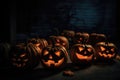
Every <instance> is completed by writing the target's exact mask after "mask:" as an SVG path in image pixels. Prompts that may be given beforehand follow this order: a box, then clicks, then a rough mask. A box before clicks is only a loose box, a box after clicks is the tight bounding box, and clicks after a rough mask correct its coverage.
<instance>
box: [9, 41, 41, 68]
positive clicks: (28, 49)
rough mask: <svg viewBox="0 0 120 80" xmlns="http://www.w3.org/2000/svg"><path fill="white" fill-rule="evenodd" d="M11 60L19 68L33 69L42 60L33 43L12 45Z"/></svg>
mask: <svg viewBox="0 0 120 80" xmlns="http://www.w3.org/2000/svg"><path fill="white" fill-rule="evenodd" d="M9 60H10V64H11V66H12V67H13V68H15V69H18V70H28V69H33V68H34V67H36V66H37V65H38V64H39V61H40V60H39V54H38V51H37V49H36V47H35V46H34V45H33V44H32V43H28V44H24V43H19V44H17V45H14V46H12V48H11V51H10V59H9Z"/></svg>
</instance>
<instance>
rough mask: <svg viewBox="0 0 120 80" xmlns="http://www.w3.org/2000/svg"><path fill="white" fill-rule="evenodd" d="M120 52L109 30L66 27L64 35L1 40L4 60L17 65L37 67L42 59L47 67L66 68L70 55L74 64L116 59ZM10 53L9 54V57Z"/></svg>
mask: <svg viewBox="0 0 120 80" xmlns="http://www.w3.org/2000/svg"><path fill="white" fill-rule="evenodd" d="M116 54H117V48H116V46H115V44H114V43H110V42H108V41H106V35H105V34H98V33H92V34H88V33H80V32H76V33H75V32H74V31H70V30H64V31H63V32H62V33H61V35H57V36H56V35H51V36H49V37H48V38H47V39H45V38H30V39H28V40H27V41H25V42H24V43H16V44H14V45H13V44H12V45H10V44H8V43H1V44H0V55H2V57H1V58H2V59H0V61H1V63H3V64H4V63H5V62H9V65H10V66H11V67H12V68H15V69H23V70H25V69H33V68H35V67H36V66H38V65H39V64H40V63H41V64H42V65H43V66H44V67H45V68H62V67H64V66H65V65H66V64H67V61H68V57H70V59H71V61H72V63H73V64H89V63H91V62H92V61H93V60H98V59H100V60H112V59H114V58H115V56H116ZM5 56H6V57H5Z"/></svg>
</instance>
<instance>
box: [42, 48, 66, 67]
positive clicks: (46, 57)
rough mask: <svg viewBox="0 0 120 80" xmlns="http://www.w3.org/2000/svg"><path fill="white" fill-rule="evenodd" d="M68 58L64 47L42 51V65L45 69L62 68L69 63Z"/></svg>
mask: <svg viewBox="0 0 120 80" xmlns="http://www.w3.org/2000/svg"><path fill="white" fill-rule="evenodd" d="M67 56H68V53H67V51H66V49H65V48H64V47H63V46H54V47H53V46H47V47H46V48H44V49H43V51H42V55H41V63H42V64H43V66H44V67H45V68H53V69H55V68H62V67H64V66H65V64H66V62H67Z"/></svg>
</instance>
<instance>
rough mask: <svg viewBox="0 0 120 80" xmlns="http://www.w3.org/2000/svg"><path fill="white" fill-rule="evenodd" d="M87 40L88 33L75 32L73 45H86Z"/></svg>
mask: <svg viewBox="0 0 120 80" xmlns="http://www.w3.org/2000/svg"><path fill="white" fill-rule="evenodd" d="M88 40H89V34H88V33H85V32H83V33H80V32H77V33H76V34H75V37H74V43H75V44H79V43H80V44H84V43H88Z"/></svg>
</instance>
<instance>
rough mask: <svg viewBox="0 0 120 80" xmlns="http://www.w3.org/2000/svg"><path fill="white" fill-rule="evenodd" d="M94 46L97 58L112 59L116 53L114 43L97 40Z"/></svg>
mask: <svg viewBox="0 0 120 80" xmlns="http://www.w3.org/2000/svg"><path fill="white" fill-rule="evenodd" d="M94 48H95V50H96V53H95V56H96V58H97V59H103V60H107V59H108V60H109V59H113V58H115V56H116V53H117V50H116V49H117V48H116V46H115V44H114V43H110V42H99V43H97V44H96V45H95V47H94Z"/></svg>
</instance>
